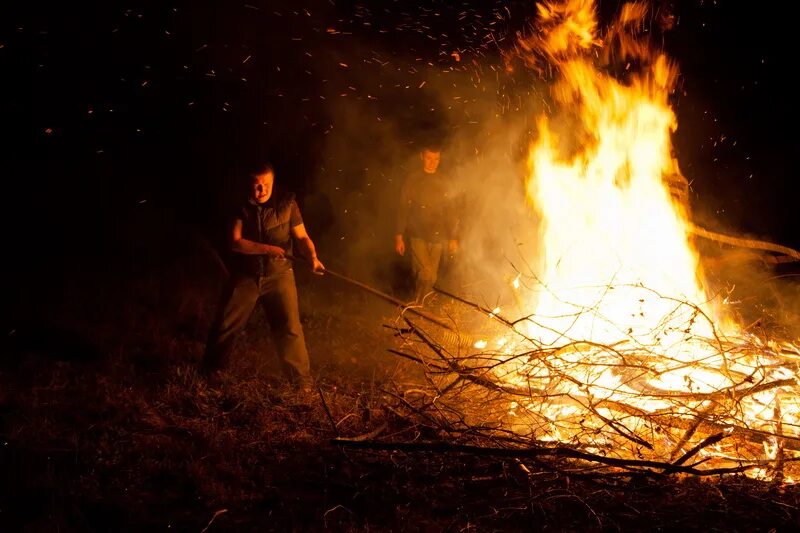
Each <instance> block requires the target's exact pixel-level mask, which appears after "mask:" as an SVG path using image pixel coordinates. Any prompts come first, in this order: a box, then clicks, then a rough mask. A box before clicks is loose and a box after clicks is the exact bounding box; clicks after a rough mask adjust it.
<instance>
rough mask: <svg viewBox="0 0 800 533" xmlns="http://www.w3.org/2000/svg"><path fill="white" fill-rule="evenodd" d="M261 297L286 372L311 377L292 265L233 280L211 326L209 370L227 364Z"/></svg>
mask: <svg viewBox="0 0 800 533" xmlns="http://www.w3.org/2000/svg"><path fill="white" fill-rule="evenodd" d="M259 299H260V300H261V304H262V305H263V307H264V311H265V312H266V315H267V321H268V322H269V326H270V331H271V333H272V337H273V339H274V340H275V345H276V347H277V350H278V356H279V358H280V362H281V368H282V370H283V372H284V373H285V374H286V375H287V376H289V377H290V378H294V379H302V378H307V377H309V376H310V371H309V367H310V364H309V359H308V352H307V351H306V341H305V337H304V336H303V327H302V325H301V324H300V309H299V306H298V303H297V288H296V286H295V283H294V272H293V271H292V270H291V269H288V270H286V271H284V272H279V273H275V274H272V275H270V276H266V277H258V278H256V277H239V278H234V279H232V280H231V282H230V283H229V285H228V287H227V288H226V291H225V294H224V295H223V298H222V301H221V302H220V305H219V307H218V310H217V317H216V318H215V320H214V323H213V325H212V326H211V333H210V335H209V339H208V345H207V346H206V354H205V358H204V361H203V363H204V366H205V367H206V369H208V370H218V369H221V368H225V367H227V366H228V364H229V363H230V357H231V352H233V348H234V345H235V342H236V337H237V336H238V335H239V333H241V332H242V331H243V330H244V328H245V326H246V325H247V321H248V320H249V319H250V315H251V314H252V313H253V309H254V308H255V306H256V303H257V302H258V301H259Z"/></svg>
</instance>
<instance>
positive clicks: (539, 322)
mask: <svg viewBox="0 0 800 533" xmlns="http://www.w3.org/2000/svg"><path fill="white" fill-rule="evenodd" d="M647 15H648V13H647V7H646V5H645V4H643V3H629V4H626V5H624V6H623V7H622V8H621V10H620V12H619V15H618V17H617V18H616V20H615V21H614V22H613V23H612V24H611V25H610V26H609V28H607V29H606V30H605V31H604V32H603V34H602V35H601V34H600V30H599V24H598V21H597V17H596V6H595V3H594V1H592V0H568V1H565V2H560V3H555V2H545V3H542V4H540V5H539V6H538V19H537V25H536V27H535V31H534V32H532V35H531V36H526V37H523V38H520V41H519V43H518V46H517V48H516V52H517V53H519V54H521V55H523V56H524V58H525V60H526V62H527V64H528V65H529V66H531V67H532V68H537V69H539V70H540V71H541V72H542V73H548V74H550V75H552V76H553V78H554V81H553V83H552V85H551V90H552V99H553V101H554V102H555V103H556V106H557V109H555V110H551V111H550V112H549V113H548V114H543V115H542V116H540V117H538V118H537V125H538V127H537V134H536V139H535V141H534V142H533V143H532V144H531V146H530V151H529V157H528V175H527V177H526V191H527V196H528V199H529V201H530V205H531V208H532V209H535V210H537V211H538V213H539V215H540V218H541V220H542V224H541V227H540V235H538V240H539V242H541V253H540V257H539V258H536V260H532V261H531V264H534V263H535V262H536V261H539V262H540V263H541V267H537V268H534V267H530V268H527V269H519V273H518V275H517V277H516V278H515V279H514V281H513V285H514V288H515V291H516V295H517V302H516V305H515V306H514V307H515V308H514V309H507V310H502V309H499V308H495V309H489V308H486V309H484V308H483V307H481V306H479V305H476V304H471V305H472V307H473V308H474V309H476V310H478V311H480V312H482V313H483V314H484V317H485V318H486V320H488V321H489V322H490V323H491V324H493V327H492V328H491V331H492V333H491V334H488V335H487V334H483V335H481V336H480V337H476V336H475V333H474V332H470V333H463V332H461V333H459V334H454V333H453V331H458V330H460V328H458V324H456V323H454V324H453V327H451V328H450V330H451V331H447V330H444V329H442V328H436V327H433V326H429V325H424V326H423V325H422V323H421V322H420V321H419V320H416V319H414V318H413V317H410V315H404V317H403V320H404V323H403V324H402V328H400V331H401V332H403V334H404V335H405V339H406V341H407V342H406V344H405V346H404V348H403V349H402V350H399V351H398V352H399V353H402V354H403V355H405V356H407V357H410V358H413V359H414V360H416V361H418V362H419V363H421V364H422V365H424V368H425V370H426V376H427V378H428V382H429V385H430V386H429V387H427V388H416V389H413V390H408V389H406V390H402V389H398V390H397V391H395V392H394V396H395V405H396V408H397V410H398V412H402V414H403V416H413V417H415V419H416V420H417V421H419V423H420V424H422V425H426V426H428V427H431V428H433V429H435V430H436V431H437V432H438V435H440V436H444V437H445V439H444V440H443V441H441V442H444V443H446V444H448V445H451V446H468V447H470V449H473V448H472V447H476V446H477V447H480V448H481V449H483V450H493V451H495V452H497V453H503V454H511V455H516V456H519V457H529V458H543V457H566V458H569V459H570V465H571V466H570V468H591V469H598V468H601V469H604V470H603V471H609V472H620V471H622V472H625V471H637V472H684V473H692V474H720V473H728V472H745V473H747V475H750V476H754V477H757V478H761V479H776V480H782V481H785V482H790V481H793V480H794V479H795V478H796V476H797V474H796V472H795V470H796V469H797V467H796V466H795V464H796V463H795V461H797V458H798V456H799V455H798V452H800V430H799V429H800V428H798V421H799V419H798V416H800V412H799V411H800V402H799V401H798V398H799V397H800V389H799V388H798V383H797V374H796V361H797V360H798V356H800V352H798V350H797V348H796V347H795V346H794V345H792V344H790V343H788V342H779V341H778V340H776V339H770V338H761V337H758V336H755V335H753V334H750V333H748V332H747V331H746V330H745V328H743V327H742V326H741V325H740V324H738V323H737V321H736V319H735V317H734V315H733V313H731V312H730V310H729V308H728V307H729V306H728V305H727V302H726V300H725V296H726V295H725V294H724V293H714V292H712V291H710V290H709V289H708V284H707V283H706V282H705V281H704V275H703V271H702V269H701V266H700V260H699V256H698V253H697V250H696V249H695V247H694V245H693V239H695V238H696V236H697V234H698V233H699V232H702V230H700V229H698V228H696V227H694V226H693V225H692V224H691V223H690V222H689V215H690V210H689V205H688V200H687V198H688V195H687V188H688V186H687V181H686V179H685V178H684V177H683V175H682V174H681V171H680V166H679V163H678V161H677V160H676V158H675V156H674V151H673V149H672V144H671V137H672V135H673V133H674V132H675V130H676V128H677V122H676V117H675V114H674V112H673V110H672V109H671V107H670V102H669V97H670V94H671V93H672V92H673V90H674V86H675V82H676V79H677V76H678V67H677V65H676V64H675V63H674V62H673V61H671V60H670V59H669V58H668V57H667V55H666V54H665V53H664V52H663V51H661V50H659V49H658V48H656V47H655V46H652V44H651V43H650V42H649V41H648V40H647V38H646V37H647V33H646V32H644V31H643V28H644V24H645V21H646V19H647ZM620 65H621V66H622V68H619V66H620ZM564 121H569V124H570V125H571V127H570V128H564V127H563V122H564ZM565 130H568V132H567V134H565V133H564V131H565ZM706 236H707V235H706ZM510 316H515V317H516V318H513V319H511V318H508V317H510Z"/></svg>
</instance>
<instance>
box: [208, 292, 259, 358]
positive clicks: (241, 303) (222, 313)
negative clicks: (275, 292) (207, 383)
mask: <svg viewBox="0 0 800 533" xmlns="http://www.w3.org/2000/svg"><path fill="white" fill-rule="evenodd" d="M257 300H258V284H257V283H256V280H255V279H253V278H239V279H234V280H231V281H230V283H229V285H228V287H227V288H226V289H225V294H224V295H223V298H222V300H221V302H220V305H219V306H218V307H217V317H216V318H215V319H214V323H213V325H212V326H211V332H210V334H209V337H208V344H207V345H206V353H205V356H204V357H203V367H204V368H205V369H206V370H207V371H213V370H220V369H222V368H225V367H227V366H228V364H229V363H230V356H231V352H232V351H233V347H234V344H235V342H236V337H237V335H238V334H239V333H241V331H242V330H243V329H244V327H245V326H246V325H247V321H248V319H249V318H250V315H251V314H252V312H253V308H254V307H255V306H256V301H257Z"/></svg>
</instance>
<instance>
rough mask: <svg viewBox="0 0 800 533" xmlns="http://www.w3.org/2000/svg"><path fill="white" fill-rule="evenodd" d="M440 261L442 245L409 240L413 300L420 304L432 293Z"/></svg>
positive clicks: (420, 240)
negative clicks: (412, 272) (412, 275)
mask: <svg viewBox="0 0 800 533" xmlns="http://www.w3.org/2000/svg"><path fill="white" fill-rule="evenodd" d="M441 260H442V243H441V242H428V241H424V240H422V239H417V238H415V237H412V238H411V268H412V269H413V271H414V286H415V290H414V299H415V301H416V302H417V303H419V304H421V303H422V301H423V300H424V299H425V297H426V296H427V295H428V294H429V293H430V292H431V291H433V286H434V284H435V283H436V278H437V277H438V276H439V263H441Z"/></svg>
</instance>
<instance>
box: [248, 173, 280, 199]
mask: <svg viewBox="0 0 800 533" xmlns="http://www.w3.org/2000/svg"><path fill="white" fill-rule="evenodd" d="M273 183H275V174H274V173H273V172H271V171H270V172H264V173H263V174H258V175H257V176H253V200H255V201H256V203H259V204H263V203H264V202H266V201H267V200H269V198H270V196H272V184H273Z"/></svg>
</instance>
